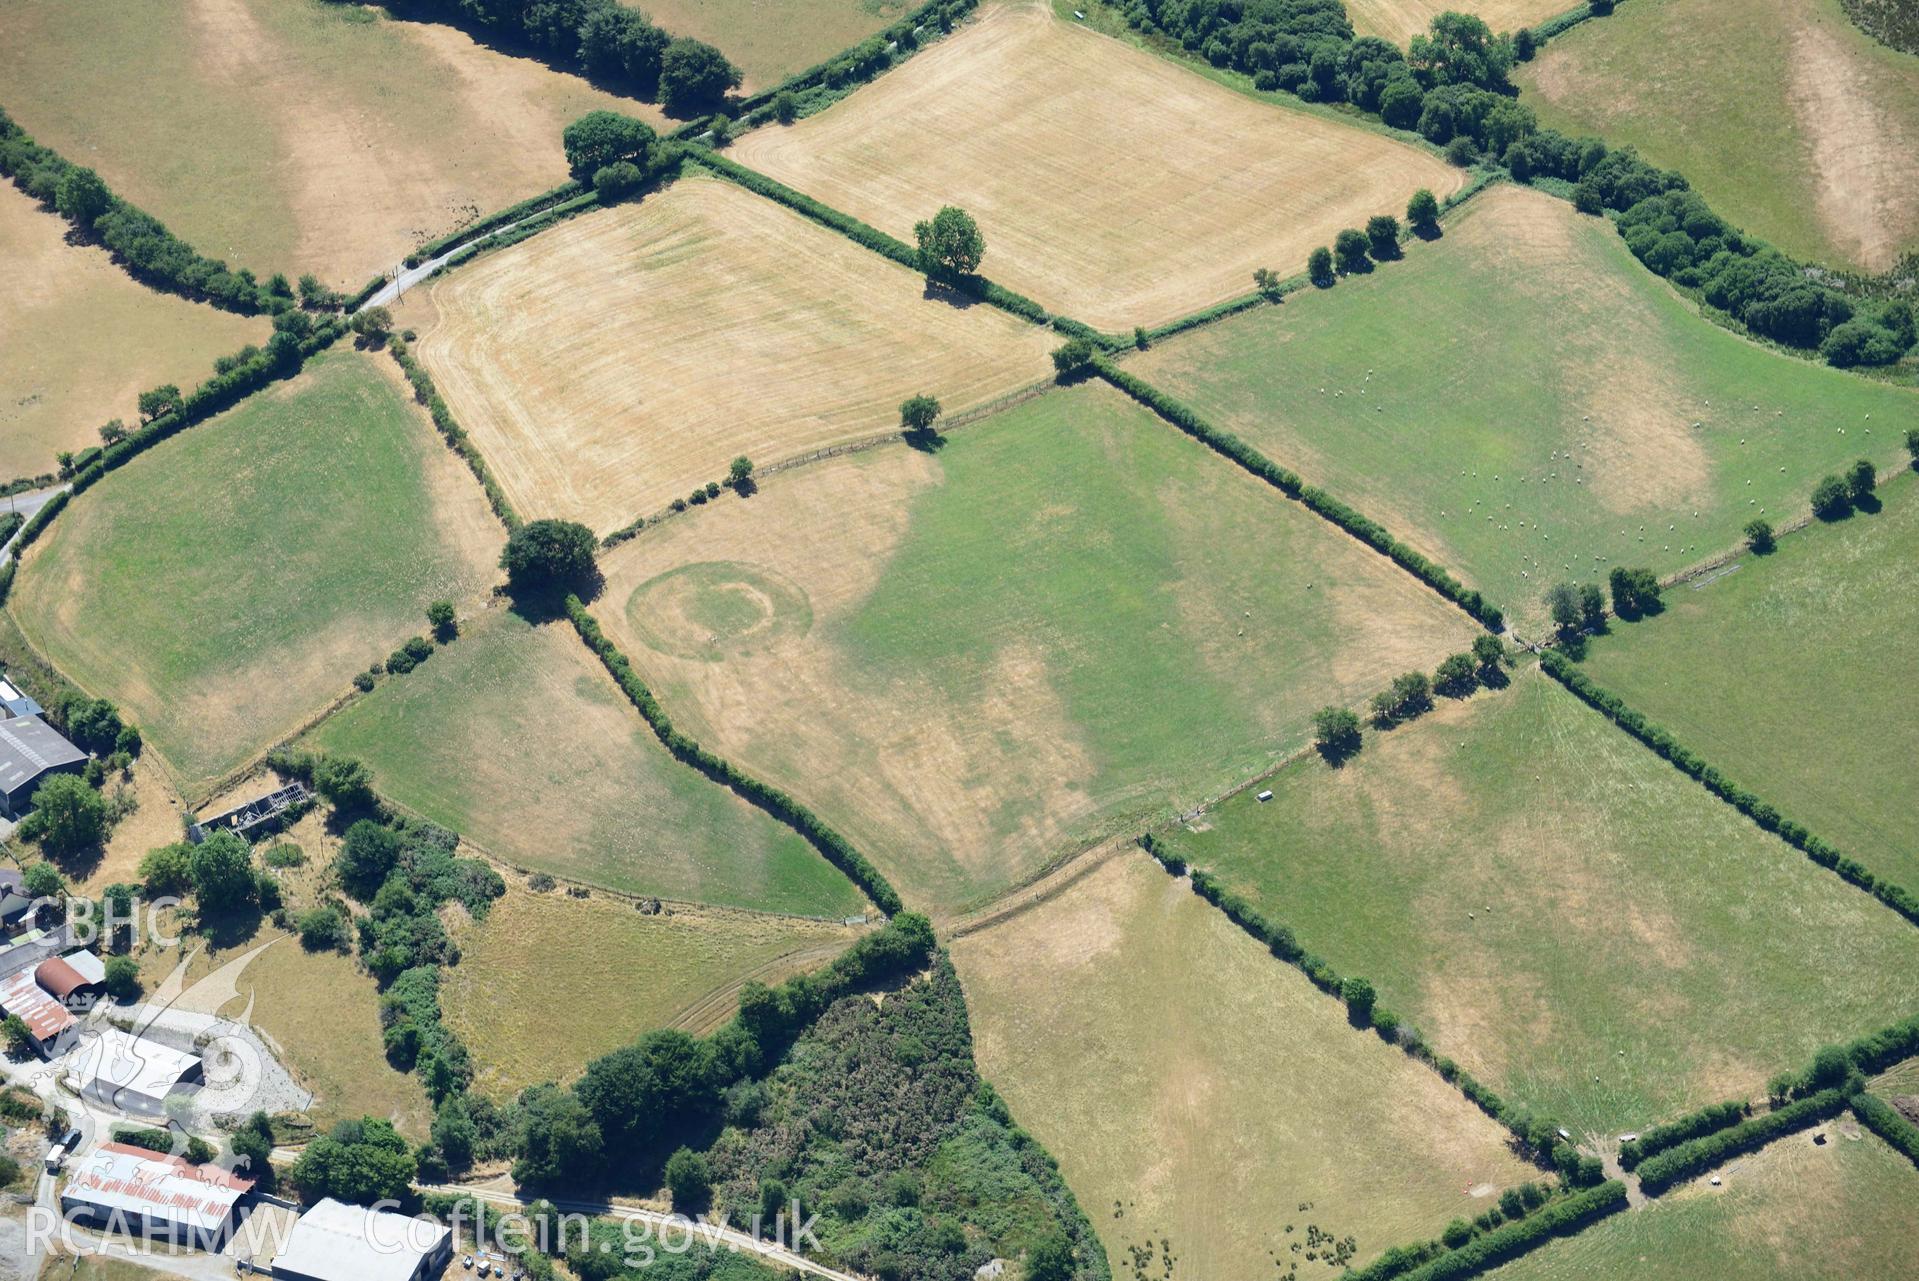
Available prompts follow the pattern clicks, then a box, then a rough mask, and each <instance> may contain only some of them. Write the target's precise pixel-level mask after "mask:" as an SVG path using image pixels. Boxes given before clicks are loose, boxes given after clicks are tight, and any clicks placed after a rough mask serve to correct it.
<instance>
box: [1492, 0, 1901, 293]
mask: <svg viewBox="0 0 1919 1281" xmlns="http://www.w3.org/2000/svg"><path fill="white" fill-rule="evenodd" d="M1705 31H1710V32H1711V36H1710V38H1702V36H1701V33H1702V32H1705ZM1515 79H1516V80H1517V81H1518V82H1519V84H1520V85H1521V87H1522V89H1523V94H1522V101H1523V102H1525V103H1526V104H1527V105H1528V106H1530V107H1532V108H1533V109H1534V110H1535V111H1536V112H1538V114H1539V120H1540V123H1541V124H1543V125H1546V126H1549V127H1551V128H1556V129H1559V130H1561V131H1563V132H1565V133H1568V134H1571V135H1574V136H1584V135H1592V134H1597V135H1599V136H1600V137H1602V138H1604V139H1605V140H1606V142H1607V144H1608V145H1610V146H1614V147H1620V146H1625V145H1628V144H1630V145H1632V146H1635V147H1637V148H1639V150H1640V152H1641V154H1643V155H1644V156H1645V157H1646V158H1647V159H1648V160H1650V161H1652V162H1653V163H1654V164H1658V165H1662V166H1664V167H1666V168H1669V169H1677V170H1678V171H1679V172H1680V173H1683V174H1684V175H1686V177H1687V178H1688V179H1689V180H1690V181H1691V183H1692V185H1693V187H1694V188H1695V189H1697V190H1698V191H1699V192H1700V194H1701V195H1703V196H1705V198H1706V199H1707V201H1709V202H1710V203H1711V204H1712V206H1713V208H1714V209H1716V210H1717V211H1718V212H1719V213H1720V214H1721V215H1722V216H1723V217H1725V218H1726V219H1727V220H1728V221H1729V222H1731V223H1733V224H1734V225H1735V226H1739V227H1743V228H1744V229H1745V230H1746V231H1749V232H1751V233H1752V234H1754V235H1756V236H1760V237H1763V238H1764V239H1766V240H1770V241H1772V242H1773V243H1774V244H1776V245H1778V246H1779V247H1780V248H1781V249H1784V250H1785V251H1786V252H1788V253H1791V254H1796V255H1799V256H1801V257H1806V258H1811V259H1814V260H1817V261H1822V262H1827V263H1830V264H1832V265H1834V266H1839V267H1854V268H1864V269H1866V270H1868V271H1883V270H1885V269H1886V268H1888V267H1890V266H1891V265H1892V264H1893V262H1894V260H1895V259H1896V258H1897V257H1898V256H1899V253H1900V252H1901V251H1902V250H1910V249H1913V248H1919V183H1915V182H1914V181H1913V173H1912V157H1913V154H1914V152H1915V150H1919V59H1915V58H1914V57H1913V56H1912V55H1910V54H1902V53H1898V52H1896V51H1894V50H1892V49H1888V48H1886V47H1885V46H1884V45H1881V44H1879V43H1877V42H1876V41H1874V40H1873V39H1872V38H1871V37H1869V36H1867V35H1865V34H1864V33H1863V32H1861V31H1860V30H1859V29H1858V28H1857V27H1855V26H1853V24H1852V22H1851V20H1850V19H1848V18H1847V17H1846V14H1845V11H1844V10H1843V9H1842V8H1841V7H1840V4H1839V0H1740V2H1739V3H1738V4H1736V5H1726V4H1723V3H1719V2H1718V0H1630V2H1629V3H1626V4H1621V5H1620V6H1619V8H1618V11H1617V12H1615V13H1614V14H1613V15H1612V16H1611V17H1609V18H1605V19H1603V20H1601V21H1598V22H1588V23H1585V24H1583V25H1581V26H1579V27H1577V28H1575V29H1574V30H1572V31H1569V32H1567V33H1566V34H1565V35H1564V36H1562V37H1560V38H1558V39H1556V40H1554V41H1553V42H1552V43H1551V45H1550V46H1549V47H1548V48H1547V49H1546V50H1545V51H1543V52H1542V53H1541V54H1540V56H1539V57H1538V58H1537V59H1536V60H1535V61H1533V62H1532V63H1530V64H1528V65H1526V66H1524V67H1522V68H1521V69H1520V71H1519V73H1518V75H1517V76H1516V77H1515Z"/></svg>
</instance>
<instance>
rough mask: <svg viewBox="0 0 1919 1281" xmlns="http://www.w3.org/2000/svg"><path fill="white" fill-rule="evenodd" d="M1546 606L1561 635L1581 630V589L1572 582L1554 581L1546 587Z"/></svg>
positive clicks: (1569, 634) (1566, 635)
mask: <svg viewBox="0 0 1919 1281" xmlns="http://www.w3.org/2000/svg"><path fill="white" fill-rule="evenodd" d="M1546 608H1547V610H1548V611H1549V612H1550V613H1551V614H1552V620H1553V626H1554V627H1557V628H1558V629H1559V634H1560V636H1561V637H1568V636H1571V635H1572V634H1573V633H1575V632H1577V631H1578V630H1579V613H1580V610H1579V589H1578V588H1577V587H1574V586H1573V585H1572V584H1571V583H1554V584H1553V585H1552V586H1551V587H1548V588H1547V589H1546Z"/></svg>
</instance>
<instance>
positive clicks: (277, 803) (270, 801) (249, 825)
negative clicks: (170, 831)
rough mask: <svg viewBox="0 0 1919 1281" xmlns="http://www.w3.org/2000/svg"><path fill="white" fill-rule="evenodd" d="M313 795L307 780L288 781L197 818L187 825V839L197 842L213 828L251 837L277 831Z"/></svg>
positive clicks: (202, 839) (196, 843) (205, 837)
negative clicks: (245, 800) (251, 797)
mask: <svg viewBox="0 0 1919 1281" xmlns="http://www.w3.org/2000/svg"><path fill="white" fill-rule="evenodd" d="M312 799H313V793H311V792H309V791H307V789H306V784H304V783H288V784H287V785H286V786H285V787H282V788H278V789H276V790H274V791H271V792H268V793H267V794H266V795H265V796H260V797H256V798H254V799H253V800H250V801H248V802H247V803H246V804H244V805H236V806H234V807H233V808H232V809H230V810H225V811H223V812H221V813H219V814H215V815H213V816H212V817H211V818H206V819H202V820H200V821H199V822H197V823H195V824H194V825H193V826H191V827H189V828H188V829H187V839H188V840H190V841H192V842H193V843H194V844H195V845H198V844H199V843H200V842H202V841H204V840H206V839H207V837H209V836H211V835H213V833H215V832H232V833H234V834H235V835H237V836H244V837H246V838H247V839H248V840H249V841H250V840H252V839H253V838H254V837H255V836H256V835H264V834H266V833H268V832H272V831H277V830H278V829H279V828H280V826H281V825H282V824H283V823H285V822H286V821H287V819H288V818H289V817H290V816H297V815H298V814H300V813H301V812H303V811H302V810H301V807H302V806H304V805H305V804H306V803H307V802H308V801H310V800H312Z"/></svg>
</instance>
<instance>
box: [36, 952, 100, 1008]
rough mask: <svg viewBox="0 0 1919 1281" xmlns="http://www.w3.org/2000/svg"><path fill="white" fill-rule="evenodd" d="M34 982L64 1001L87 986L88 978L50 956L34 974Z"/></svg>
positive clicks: (55, 957)
mask: <svg viewBox="0 0 1919 1281" xmlns="http://www.w3.org/2000/svg"><path fill="white" fill-rule="evenodd" d="M33 977H34V981H35V982H37V983H39V984H40V986H41V987H43V988H45V989H46V990H47V991H48V992H49V993H51V994H52V995H53V996H54V998H55V999H57V1000H61V1001H64V1000H66V999H67V998H68V997H69V996H72V995H73V994H74V993H75V992H77V991H79V990H80V989H81V988H83V987H85V986H86V985H87V979H86V976H85V975H83V974H81V973H80V971H78V970H76V969H74V968H73V967H72V966H71V965H68V964H67V963H66V962H65V961H63V960H61V959H60V958H59V957H57V956H49V957H48V958H47V959H46V960H44V961H42V962H40V966H39V968H38V969H36V970H34V972H33Z"/></svg>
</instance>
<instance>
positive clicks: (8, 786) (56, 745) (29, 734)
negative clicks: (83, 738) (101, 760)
mask: <svg viewBox="0 0 1919 1281" xmlns="http://www.w3.org/2000/svg"><path fill="white" fill-rule="evenodd" d="M86 764H87V754H86V753H85V752H83V751H81V750H80V749H79V748H77V747H75V746H74V745H73V744H72V743H69V742H68V741H67V740H66V739H64V738H62V737H61V736H60V733H59V731H58V730H56V729H54V728H53V726H51V725H49V724H47V723H46V722H45V721H43V720H41V719H40V718H39V717H38V716H15V717H11V718H10V719H8V720H4V721H0V815H4V816H5V817H7V818H11V819H18V818H22V817H24V816H25V815H26V812H27V810H28V809H29V808H30V807H31V806H32V804H33V794H34V792H35V791H37V790H38V789H39V787H40V784H41V783H42V782H43V781H45V779H46V778H47V777H48V776H49V775H51V774H78V773H79V772H80V771H81V770H83V769H85V768H86Z"/></svg>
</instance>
